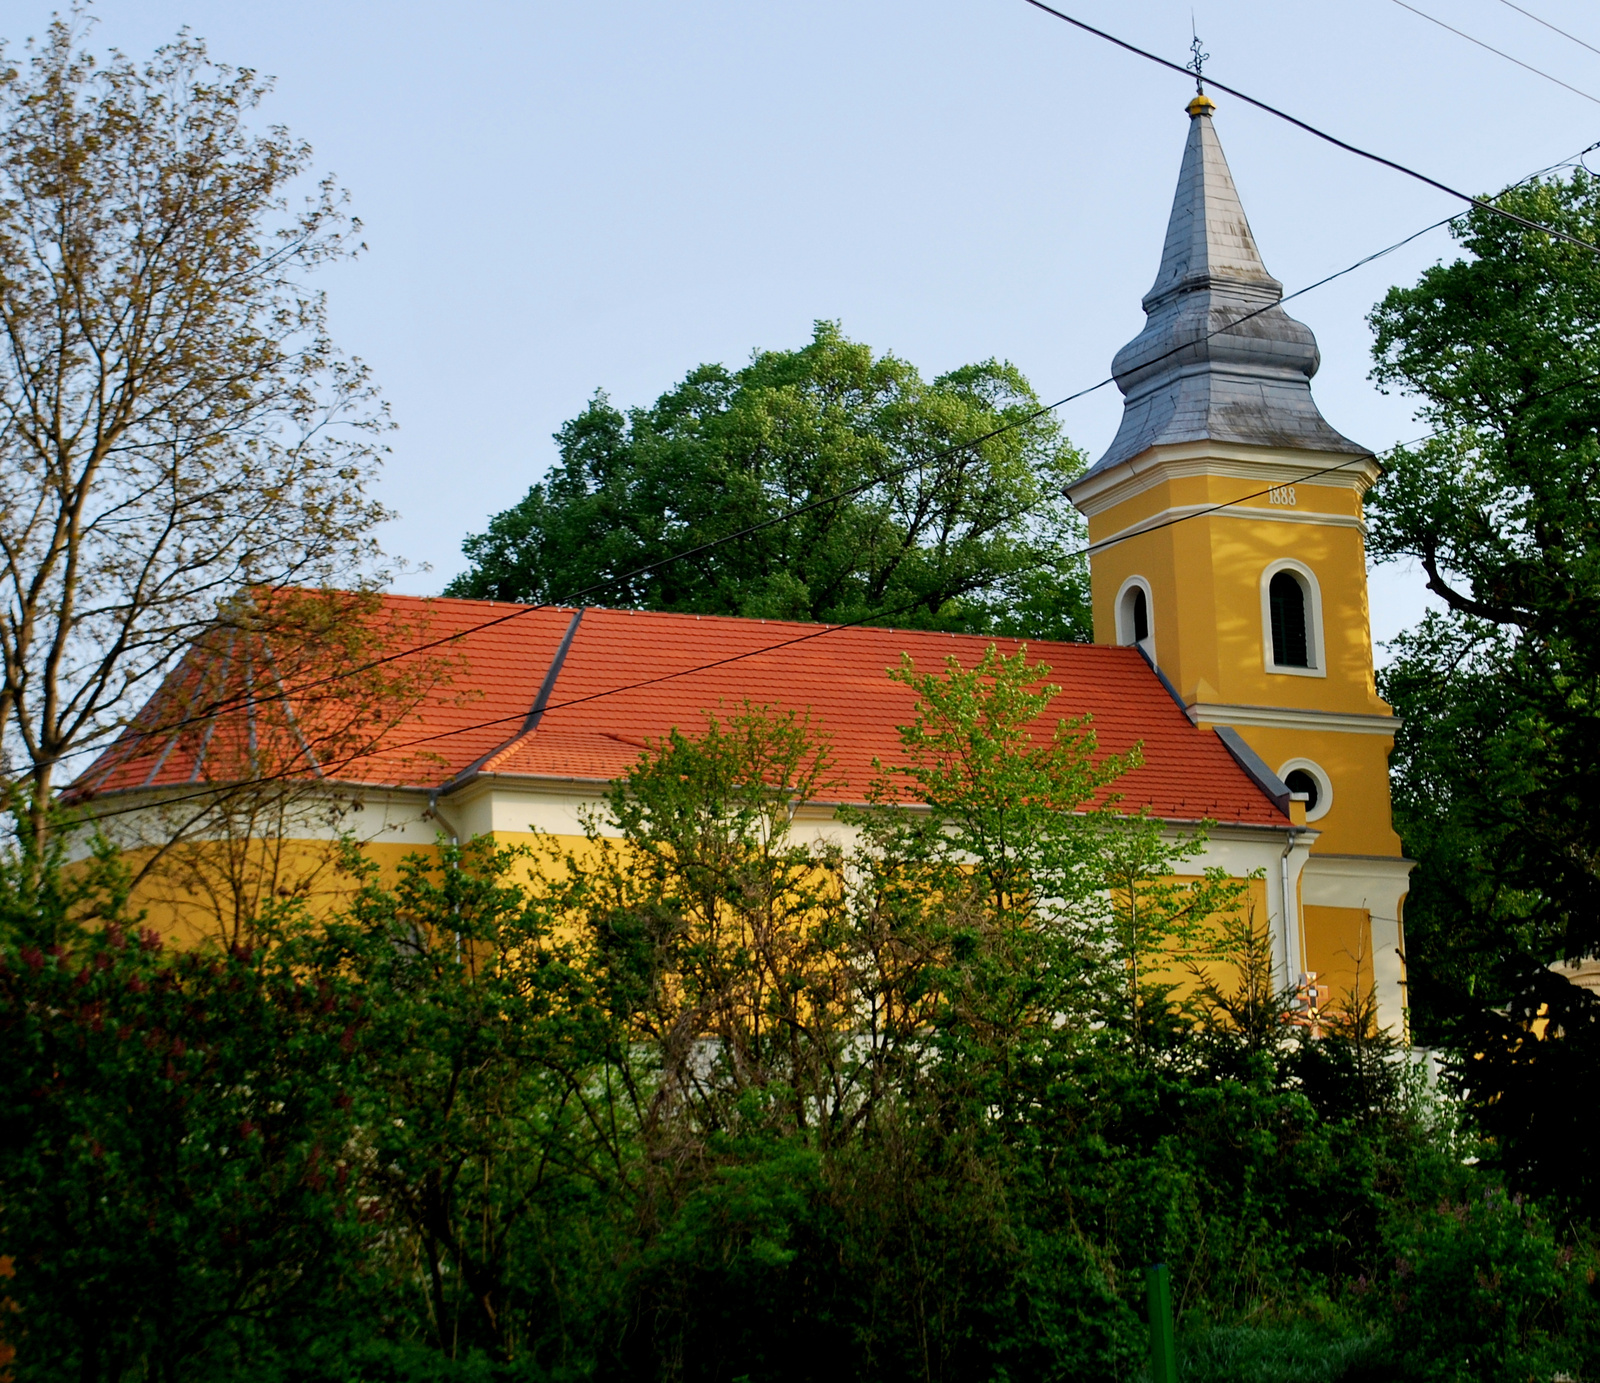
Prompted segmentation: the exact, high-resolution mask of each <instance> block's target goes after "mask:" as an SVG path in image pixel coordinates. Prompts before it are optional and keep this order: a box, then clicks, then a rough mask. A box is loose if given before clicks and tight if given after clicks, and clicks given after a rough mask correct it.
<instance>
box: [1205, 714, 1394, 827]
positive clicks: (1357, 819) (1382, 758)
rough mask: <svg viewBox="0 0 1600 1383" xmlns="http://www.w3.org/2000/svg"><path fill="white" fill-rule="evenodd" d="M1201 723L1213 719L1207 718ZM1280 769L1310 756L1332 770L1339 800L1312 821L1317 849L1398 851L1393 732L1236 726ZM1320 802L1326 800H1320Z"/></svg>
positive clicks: (1329, 772) (1330, 777)
mask: <svg viewBox="0 0 1600 1383" xmlns="http://www.w3.org/2000/svg"><path fill="white" fill-rule="evenodd" d="M1199 723H1200V724H1202V725H1209V724H1211V723H1212V722H1211V721H1210V720H1209V719H1207V718H1205V717H1202V718H1201V719H1200V722H1199ZM1235 728H1236V729H1237V730H1238V732H1239V734H1240V736H1241V737H1242V738H1243V739H1244V741H1245V742H1246V743H1247V744H1248V745H1249V746H1250V747H1251V748H1252V749H1254V750H1255V751H1256V753H1258V754H1259V755H1261V757H1262V758H1263V759H1265V760H1266V762H1267V766H1268V767H1269V768H1271V769H1272V771H1273V772H1274V773H1276V772H1278V771H1279V769H1281V768H1282V767H1283V766H1284V765H1285V764H1287V763H1289V762H1291V761H1292V760H1295V759H1310V760H1311V761H1312V762H1313V763H1315V764H1316V765H1317V767H1319V768H1320V769H1322V770H1323V772H1324V773H1325V774H1326V775H1327V777H1328V781H1329V784H1330V785H1331V786H1332V788H1333V804H1332V805H1331V806H1330V807H1328V809H1327V811H1326V812H1325V813H1324V814H1323V815H1322V816H1320V817H1318V818H1317V819H1316V820H1315V821H1313V822H1311V826H1312V828H1313V829H1314V830H1316V831H1317V832H1318V833H1319V835H1318V838H1317V841H1316V843H1315V844H1314V845H1313V846H1312V847H1311V848H1312V851H1313V852H1314V853H1316V854H1334V855H1398V854H1400V852H1401V846H1400V837H1399V836H1398V835H1396V834H1395V830H1394V827H1393V826H1392V825H1391V824H1390V822H1391V815H1390V802H1389V751H1390V749H1391V748H1392V746H1393V741H1392V740H1391V739H1390V738H1389V736H1387V735H1373V734H1362V733H1359V732H1354V731H1341V730H1307V729H1299V728H1294V729H1291V728H1288V727H1283V728H1279V727H1277V726H1266V725H1239V726H1236V727H1235ZM1319 805H1320V804H1319Z"/></svg>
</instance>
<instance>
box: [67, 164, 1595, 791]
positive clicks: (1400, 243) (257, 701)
mask: <svg viewBox="0 0 1600 1383" xmlns="http://www.w3.org/2000/svg"><path fill="white" fill-rule="evenodd" d="M1591 147H1593V146H1591ZM1585 152H1587V150H1586V151H1585ZM1561 166H1563V165H1561V164H1552V165H1551V167H1552V168H1556V167H1561ZM1548 171H1549V169H1541V170H1540V173H1535V174H1531V175H1530V177H1538V176H1540V174H1541V173H1544V172H1548ZM1525 181H1526V180H1525ZM1454 219H1455V217H1453V216H1447V217H1445V218H1443V219H1442V220H1439V221H1434V222H1432V223H1431V224H1429V225H1426V226H1424V227H1423V228H1422V229H1421V230H1417V231H1413V232H1412V233H1411V234H1410V235H1408V236H1405V237H1404V238H1403V239H1400V240H1397V241H1395V242H1394V243H1393V244H1392V245H1386V246H1384V247H1383V249H1381V250H1374V251H1373V252H1372V253H1371V254H1367V255H1363V256H1362V257H1361V258H1360V259H1358V260H1356V261H1355V263H1353V264H1348V265H1346V266H1345V267H1344V268H1342V269H1337V270H1335V271H1334V272H1333V273H1331V274H1327V275H1325V276H1324V277H1323V278H1320V279H1317V280H1316V281H1315V282H1314V283H1308V284H1306V285H1305V286H1304V287H1301V288H1297V289H1295V290H1294V291H1293V292H1292V293H1286V294H1284V295H1283V296H1282V297H1281V298H1279V299H1278V301H1277V302H1275V303H1268V304H1266V305H1265V306H1263V307H1257V308H1252V309H1251V310H1250V311H1249V312H1246V313H1243V314H1242V315H1240V316H1239V317H1236V318H1234V319H1232V320H1231V321H1229V322H1227V323H1225V324H1224V325H1222V326H1219V327H1214V328H1212V329H1211V330H1210V331H1208V332H1207V333H1206V334H1205V335H1204V336H1201V337H1198V338H1196V339H1195V340H1193V341H1186V342H1183V343H1181V344H1179V345H1176V346H1173V347H1170V348H1169V349H1167V350H1165V351H1162V352H1161V354H1159V355H1157V356H1154V357H1152V358H1151V359H1150V360H1148V361H1146V362H1145V363H1144V365H1143V366H1141V368H1148V366H1150V365H1156V364H1159V363H1160V362H1161V361H1163V360H1166V359H1168V358H1169V357H1171V356H1173V355H1177V354H1179V353H1181V352H1183V351H1186V350H1190V349H1192V348H1193V347H1194V346H1196V345H1201V344H1204V343H1205V342H1207V341H1210V340H1211V339H1212V338H1213V337H1216V336H1220V335H1223V334H1224V333H1226V332H1230V331H1233V330H1235V329H1236V328H1238V327H1240V326H1242V325H1243V324H1244V323H1246V322H1248V321H1250V320H1252V319H1253V318H1255V317H1259V316H1260V315H1261V314H1262V313H1264V312H1270V311H1272V310H1273V309H1274V308H1281V307H1282V306H1283V304H1284V303H1287V302H1292V301H1293V300H1294V299H1296V298H1298V297H1301V296H1302V295H1303V294H1306V293H1310V292H1313V291H1314V290H1316V289H1318V288H1322V287H1324V286H1325V285H1327V284H1329V283H1332V282H1333V281H1334V280H1335V279H1340V278H1343V277H1344V276H1345V275H1346V274H1352V273H1354V272H1355V271H1356V270H1357V269H1361V268H1365V267H1366V266H1367V265H1368V264H1371V263H1372V262H1373V261H1374V260H1378V259H1382V258H1383V257H1384V256H1385V255H1389V254H1393V253H1394V252H1395V251H1396V250H1399V249H1402V248H1404V247H1405V246H1406V245H1409V244H1410V243H1411V242H1412V241H1413V240H1416V239H1419V238H1420V237H1421V236H1424V235H1427V234H1428V233H1429V232H1431V231H1436V230H1438V229H1439V228H1440V227H1441V226H1445V225H1448V224H1449V223H1450V222H1451V221H1453V220H1454ZM1115 382H1116V381H1115V377H1114V376H1112V375H1107V376H1106V377H1105V378H1104V379H1102V380H1100V381H1099V382H1098V383H1095V384H1091V385H1089V386H1087V387H1086V388H1083V389H1079V390H1077V391H1076V392H1075V393H1071V394H1068V395H1066V396H1065V397H1064V398H1060V399H1057V400H1056V402H1054V403H1051V404H1046V405H1044V406H1042V407H1040V408H1037V409H1035V410H1033V411H1032V412H1030V413H1027V414H1025V415H1024V416H1023V417H1022V418H1020V419H1015V420H1013V421H1012V422H1010V423H1006V424H1004V425H1002V426H1001V427H997V428H994V429H993V430H991V431H989V432H986V433H984V434H983V435H982V436H980V437H976V438H973V439H971V440H969V441H965V442H959V443H957V444H956V445H955V446H953V447H950V448H948V449H947V450H945V451H943V452H938V453H935V454H934V455H933V456H931V457H926V458H923V459H920V460H917V461H912V462H908V463H907V464H906V465H904V466H899V467H894V468H892V469H891V470H890V471H888V472H886V473H885V474H883V475H881V476H875V477H873V478H872V479H870V480H865V481H863V482H861V484H859V485H855V486H852V487H851V488H850V489H848V490H841V491H838V492H836V493H834V494H831V495H824V496H822V497H820V498H818V499H815V500H810V501H808V502H807V503H805V504H802V505H799V506H797V507H795V508H793V509H789V510H786V511H784V512H783V513H781V514H776V515H774V516H773V517H771V518H768V519H763V520H761V522H759V523H755V524H751V525H749V526H747V527H745V528H741V529H739V530H737V531H735V532H733V533H729V534H725V535H724V536H722V537H720V538H713V539H710V540H708V541H706V542H704V543H701V544H700V545H699V546H697V547H692V548H688V549H686V550H684V551H682V552H677V553H673V554H671V555H670V556H667V557H663V558H660V559H659V560H657V561H655V562H651V563H647V564H646V565H645V566H642V567H636V568H635V569H634V570H632V571H629V572H624V573H622V574H621V575H618V576H612V577H607V578H606V579H605V580H604V581H599V582H595V583H594V584H592V585H590V586H586V587H584V588H583V589H582V590H579V591H575V592H573V593H572V594H571V595H570V596H567V597H566V598H564V599H561V600H556V601H548V602H543V603H540V604H535V605H519V606H517V608H516V609H514V610H511V611H508V612H507V613H506V614H504V615H497V616H495V617H494V618H493V619H488V620H484V621H482V622H480V623H478V624H474V625H471V626H469V627H468V628H466V629H463V630H459V631H457V632H456V633H454V634H448V635H443V636H441V637H439V638H437V639H433V640H430V641H428V642H425V643H420V644H413V645H411V646H409V647H407V648H403V649H398V650H396V651H395V652H393V653H387V654H384V655H383V656H382V657H381V658H374V659H371V660H370V661H368V662H365V663H361V664H358V665H357V666H356V667H353V668H347V669H344V670H342V671H339V672H335V673H329V674H328V675H327V676H326V677H322V678H317V679H314V680H312V681H309V682H303V683H300V684H298V685H297V686H295V687H285V688H282V689H281V690H279V691H276V692H271V693H268V694H267V695H264V696H254V697H245V698H243V699H241V698H240V697H239V696H237V695H235V696H229V697H224V698H222V699H220V700H219V701H216V702H214V703H212V705H210V706H208V707H207V708H206V709H205V710H203V711H199V712H194V713H191V714H189V715H186V716H184V717H182V718H181V719H178V720H174V721H168V722H165V723H164V724H162V725H159V726H156V727H154V728H152V729H149V730H134V729H133V728H132V727H131V726H130V727H126V728H124V729H122V730H121V731H120V732H117V731H113V732H108V734H112V733H114V734H116V735H117V742H118V743H123V742H127V741H129V740H134V741H137V740H139V739H151V738H164V737H167V736H170V735H173V734H176V733H177V732H178V731H179V730H182V729H185V728H187V727H188V726H190V725H198V724H203V723H204V722H206V721H209V720H211V719H213V718H215V717H216V716H217V715H220V714H222V713H223V712H225V711H226V710H228V709H230V708H234V707H237V706H239V705H242V704H244V702H245V701H248V702H249V704H251V705H252V706H263V705H270V704H271V703H273V702H274V701H285V700H289V699H291V698H292V697H294V696H298V695H301V694H303V693H305V692H308V691H314V690H315V689H317V688H318V687H321V686H326V685H328V684H329V683H331V682H337V681H343V680H347V679H348V678H351V677H356V676H359V675H360V674H362V673H364V672H370V671H372V670H373V669H374V668H377V667H382V666H384V665H386V664H388V663H392V662H396V661H398V660H399V659H401V658H408V657H411V656H412V655H414V654H417V653H425V652H428V651H430V650H431V649H434V648H439V647H442V646H444V645H446V644H453V643H458V642H459V641H461V640H462V639H465V638H468V637H469V636H471V635H473V634H476V633H479V632H481V631H482V630H484V629H490V628H493V627H495V626H496V625H500V624H505V623H508V622H509V621H511V620H516V619H521V618H522V617H523V616H524V615H530V614H534V613H536V612H537V611H540V610H550V609H561V608H573V607H575V606H577V605H579V604H581V603H583V601H584V600H585V599H586V598H587V597H589V596H591V595H594V594H597V593H599V592H601V591H604V590H606V589H608V588H609V587H611V586H615V585H619V584H621V583H623V582H626V581H632V580H634V579H636V578H637V577H639V576H641V575H645V574H648V573H649V572H652V571H657V570H659V569H661V568H662V567H665V566H668V565H670V564H671V563H673V562H677V561H681V560H683V559H684V558H687V557H695V556H699V555H700V554H701V553H703V552H706V551H709V550H711V549H712V548H716V547H720V546H722V545H723V544H725V543H730V542H735V541H737V540H739V539H741V538H747V537H750V536H752V535H753V534H755V533H759V532H762V531H763V530H765V529H768V528H772V527H775V526H776V525H778V524H781V523H788V522H790V521H791V520H793V519H796V518H799V517H801V516H802V515H804V514H807V513H809V512H811V511H812V510H814V509H817V508H820V507H822V506H824V505H828V504H836V503H838V502H839V501H840V500H843V499H849V498H852V497H853V496H855V495H858V494H861V493H863V492H864V491H866V490H869V489H871V488H872V487H873V486H875V485H880V484H883V483H885V482H886V481H889V480H894V479H898V478H899V477H900V476H902V475H904V474H906V473H907V472H908V471H910V470H913V469H915V468H916V467H918V466H923V465H928V464H932V463H933V462H936V461H941V460H943V459H945V458H946V457H948V456H951V455H954V454H955V453H956V452H958V451H961V450H963V449H966V448H969V447H975V446H978V445H980V444H982V443H983V442H986V441H989V440H990V439H991V438H994V437H997V436H999V435H1001V434H1002V433H1004V432H1007V431H1011V430H1014V429H1015V428H1017V427H1022V426H1026V424H1027V423H1029V422H1032V421H1034V420H1035V419H1037V418H1040V417H1042V416H1043V415H1044V414H1046V413H1050V412H1054V411H1055V410H1056V409H1058V408H1063V407H1065V406H1066V405H1067V404H1069V403H1074V402H1076V401H1077V400H1078V399H1081V398H1084V397H1086V396H1087V395H1089V394H1092V393H1094V392H1096V391H1097V390H1100V389H1104V388H1105V387H1106V385H1108V384H1113V383H1115ZM890 613H893V612H890ZM98 752H101V751H100V750H99V748H98V741H91V742H90V743H88V744H86V745H83V746H81V747H80V748H78V749H74V750H72V751H70V752H69V753H67V754H64V755H62V756H61V759H59V760H57V762H63V761H65V760H67V759H71V758H77V757H81V756H82V755H84V754H88V753H98Z"/></svg>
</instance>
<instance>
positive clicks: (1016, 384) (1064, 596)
mask: <svg viewBox="0 0 1600 1383" xmlns="http://www.w3.org/2000/svg"><path fill="white" fill-rule="evenodd" d="M556 443H557V446H558V448H559V450H560V461H559V463H558V464H557V466H556V468H555V469H554V470H553V471H552V472H551V474H550V475H549V476H548V477H547V478H546V479H545V480H542V481H540V482H539V483H538V484H536V485H534V486H533V488H532V489H530V490H529V492H528V494H527V496H526V497H525V498H524V499H523V500H522V501H521V502H520V503H519V504H517V505H516V506H515V507H513V508H511V509H508V510H506V511H505V512H504V513H501V514H497V515H495V516H494V517H493V518H492V519H491V520H490V522H489V526H488V528H487V530H485V531H484V532H483V533H480V534H476V535H474V536H473V537H471V538H468V539H467V541H466V543H465V544H464V546H463V551H464V552H465V553H466V555H467V557H468V559H469V560H470V561H471V563H472V566H471V569H470V570H469V571H467V572H466V573H465V574H463V575H462V576H459V577H457V578H456V580H455V581H453V582H452V583H451V584H450V586H449V587H448V589H447V594H449V595H459V596H478V597H487V598H490V599H495V600H518V601H542V602H560V601H566V600H573V599H579V598H587V599H593V600H597V601H598V602H599V603H601V604H606V605H614V606H620V607H634V608H643V609H655V610H685V611H694V612H697V613H705V614H732V615H747V616H758V617H761V618H764V619H802V620H827V621H847V620H858V619H866V620H869V621H872V622H878V623H887V622H894V623H899V624H902V625H912V626H929V627H935V628H949V629H964V630H969V631H978V632H995V633H1010V634H1023V635H1026V636H1028V637H1036V638H1057V639H1084V638H1087V637H1088V636H1089V615H1088V571H1087V565H1086V563H1085V560H1084V558H1083V557H1082V556H1081V555H1079V554H1078V553H1077V551H1076V550H1077V549H1080V548H1081V547H1082V546H1083V541H1082V539H1083V529H1082V525H1081V523H1080V522H1079V521H1078V519H1077V517H1076V514H1075V513H1074V512H1073V510H1072V509H1071V507H1070V506H1069V505H1068V504H1067V503H1066V501H1065V500H1064V499H1063V498H1062V496H1061V490H1062V487H1063V485H1064V484H1065V482H1066V481H1067V480H1068V479H1070V477H1071V475H1072V474H1073V473H1075V472H1076V470H1077V469H1078V467H1079V465H1080V463H1081V457H1080V455H1079V453H1077V452H1076V451H1074V450H1073V449H1072V448H1071V447H1070V446H1069V445H1068V444H1067V443H1066V442H1065V440H1064V439H1063V438H1062V436H1061V433H1060V429H1059V427H1058V425H1057V424H1056V422H1055V420H1054V419H1053V418H1052V417H1051V416H1050V415H1049V413H1048V412H1047V411H1046V410H1044V409H1042V408H1041V407H1040V404H1039V399H1038V397H1037V395H1035V394H1034V392H1033V390H1032V388H1031V387H1030V386H1029V385H1028V382H1027V381H1026V380H1025V379H1024V378H1023V377H1022V376H1021V374H1019V373H1018V372H1017V370H1016V369H1015V367H1013V366H1011V365H1007V364H1003V363H1000V362H997V361H992V360H991V361H986V362H984V363H983V364H979V365H968V366H963V367H962V368H960V369H957V370H953V371H951V372H950V373H948V374H944V375H941V376H939V377H938V378H937V379H935V380H933V381H932V382H931V383H930V382H927V381H924V380H923V379H922V377H921V376H920V375H919V374H918V372H917V371H916V370H915V369H914V368H913V367H912V366H911V365H909V364H907V363H906V362H905V361H903V360H900V359H898V358H897V357H895V356H893V355H881V356H874V355H873V353H872V352H871V350H869V349H868V348H867V347H866V346H863V345H860V344H858V343H856V342H853V341H849V340H847V339H846V338H845V337H844V336H843V335H842V334H841V333H840V331H839V329H838V327H837V325H836V324H833V323H829V322H819V323H817V325H816V328H815V331H814V333H813V335H812V339H811V341H810V342H809V343H808V344H807V345H805V346H803V347H801V348H800V349H799V350H790V351H761V352H758V353H757V354H756V355H755V356H754V358H753V359H752V361H751V363H750V364H749V365H747V366H745V367H744V368H743V369H740V370H729V369H727V368H725V367H723V366H721V365H702V366H700V367H699V368H698V369H695V370H692V371H691V372H690V373H689V374H688V375H687V376H686V377H685V378H684V380H683V382H682V383H681V384H679V385H677V386H676V387H675V388H673V389H672V390H670V391H669V392H667V393H665V394H663V395H662V396H661V397H660V398H659V399H658V400H657V401H656V402H655V403H654V404H653V405H652V406H651V407H649V408H636V409H633V410H631V411H630V412H628V413H627V414H626V415H625V414H623V413H622V412H620V411H619V410H618V409H617V408H615V407H614V406H613V405H612V404H611V403H610V402H609V401H608V400H607V399H606V397H605V395H604V394H597V395H596V396H595V398H594V399H593V400H592V401H591V402H590V404H589V406H588V408H586V409H585V410H584V412H583V413H581V414H579V416H578V417H576V418H574V419H573V420H572V421H570V422H568V423H567V424H565V426H563V427H562V429H561V431H560V432H558V433H557V434H556ZM807 506H809V507H807ZM797 508H805V512H804V513H802V514H800V515H798V516H797V517H795V518H793V519H791V520H787V521H785V522H782V523H777V522H774V520H775V518H776V516H777V515H779V514H781V513H784V512H786V511H788V510H791V509H797ZM746 530H752V531H749V532H746ZM735 533H743V534H744V536H742V537H739V538H737V539H733V540H731V541H724V540H725V539H729V538H730V535H732V534H735ZM713 543H715V544H717V546H709V545H710V544H713ZM678 554H686V555H685V556H683V557H682V559H681V560H672V561H668V560H667V559H668V558H676V557H677V555H678ZM589 593H592V595H591V594H589Z"/></svg>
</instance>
